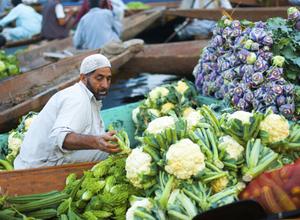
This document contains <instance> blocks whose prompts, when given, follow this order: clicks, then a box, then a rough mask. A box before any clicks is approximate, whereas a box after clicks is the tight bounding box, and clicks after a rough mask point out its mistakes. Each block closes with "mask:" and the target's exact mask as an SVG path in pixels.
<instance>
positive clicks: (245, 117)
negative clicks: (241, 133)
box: [228, 111, 253, 124]
mask: <svg viewBox="0 0 300 220" xmlns="http://www.w3.org/2000/svg"><path fill="white" fill-rule="evenodd" d="M252 116H253V114H252V113H250V112H245V111H236V112H234V113H232V114H231V115H229V117H228V119H229V120H232V119H238V120H240V121H241V122H243V124H247V123H250V118H251V117H252Z"/></svg>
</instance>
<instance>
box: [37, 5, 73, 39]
mask: <svg viewBox="0 0 300 220" xmlns="http://www.w3.org/2000/svg"><path fill="white" fill-rule="evenodd" d="M73 13H74V12H73V10H70V11H69V12H68V13H67V15H66V14H65V12H64V8H63V5H62V4H61V3H60V1H59V0H48V2H47V4H46V5H45V6H44V7H43V22H42V37H43V38H45V39H47V40H54V39H62V38H66V37H68V35H69V28H68V27H67V26H68V25H67V24H68V23H71V22H72V21H71V20H72V17H73Z"/></svg>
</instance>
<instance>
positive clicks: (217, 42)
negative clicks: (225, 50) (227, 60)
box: [211, 35, 224, 47]
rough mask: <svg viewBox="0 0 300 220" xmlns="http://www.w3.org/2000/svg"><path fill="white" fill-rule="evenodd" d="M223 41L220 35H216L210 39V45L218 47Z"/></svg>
mask: <svg viewBox="0 0 300 220" xmlns="http://www.w3.org/2000/svg"><path fill="white" fill-rule="evenodd" d="M223 43H224V40H223V38H222V36H221V35H216V36H215V37H214V38H213V39H212V41H211V45H212V46H213V47H220V46H222V45H223Z"/></svg>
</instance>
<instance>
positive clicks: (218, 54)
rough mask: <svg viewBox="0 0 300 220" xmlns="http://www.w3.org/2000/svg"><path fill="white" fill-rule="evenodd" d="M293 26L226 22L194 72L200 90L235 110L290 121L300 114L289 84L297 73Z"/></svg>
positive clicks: (281, 22)
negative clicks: (270, 114) (273, 116)
mask: <svg viewBox="0 0 300 220" xmlns="http://www.w3.org/2000/svg"><path fill="white" fill-rule="evenodd" d="M289 10H290V9H289ZM298 13H299V12H298ZM297 19H298V17H297ZM293 25H295V21H291V20H290V19H289V20H285V19H281V18H274V19H269V20H268V22H267V23H264V22H255V23H252V22H249V21H238V20H230V19H228V18H227V17H223V18H222V19H221V20H220V21H219V22H218V25H217V27H216V28H215V30H214V32H213V38H212V40H211V41H210V42H209V44H208V46H207V47H206V48H205V49H204V50H203V53H202V55H201V57H200V60H199V63H198V65H197V66H196V67H195V70H194V73H195V74H196V86H197V89H198V90H199V91H200V93H201V94H203V95H205V96H214V97H215V98H217V99H224V98H225V99H226V100H227V101H229V102H230V103H231V104H232V106H233V107H234V108H235V109H237V110H243V111H251V110H256V111H260V112H266V111H267V109H268V108H271V109H272V110H273V112H274V113H276V114H278V113H279V114H282V115H284V116H285V117H287V118H289V119H292V118H293V117H294V116H295V115H296V114H298V113H299V110H300V109H299V108H298V107H299V106H298V102H299V97H298V98H297V93H299V91H297V90H296V88H295V86H294V85H293V84H292V83H291V82H295V78H296V77H298V75H297V72H298V71H299V67H298V66H297V58H298V57H299V52H297V48H298V47H299V43H298V41H299V39H300V38H299V39H298V40H297V38H296V36H298V35H299V34H300V32H298V31H296V30H295V28H294V27H293ZM299 36H300V35H299ZM298 59H299V58H298ZM295 65H296V66H295ZM292 70H293V71H292ZM293 79H294V80H293ZM295 102H296V103H295Z"/></svg>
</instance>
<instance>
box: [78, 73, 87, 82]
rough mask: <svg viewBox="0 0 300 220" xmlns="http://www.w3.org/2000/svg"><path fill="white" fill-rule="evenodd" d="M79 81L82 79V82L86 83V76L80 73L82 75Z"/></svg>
mask: <svg viewBox="0 0 300 220" xmlns="http://www.w3.org/2000/svg"><path fill="white" fill-rule="evenodd" d="M79 79H80V81H83V82H85V80H86V75H84V74H82V73H80V75H79Z"/></svg>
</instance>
